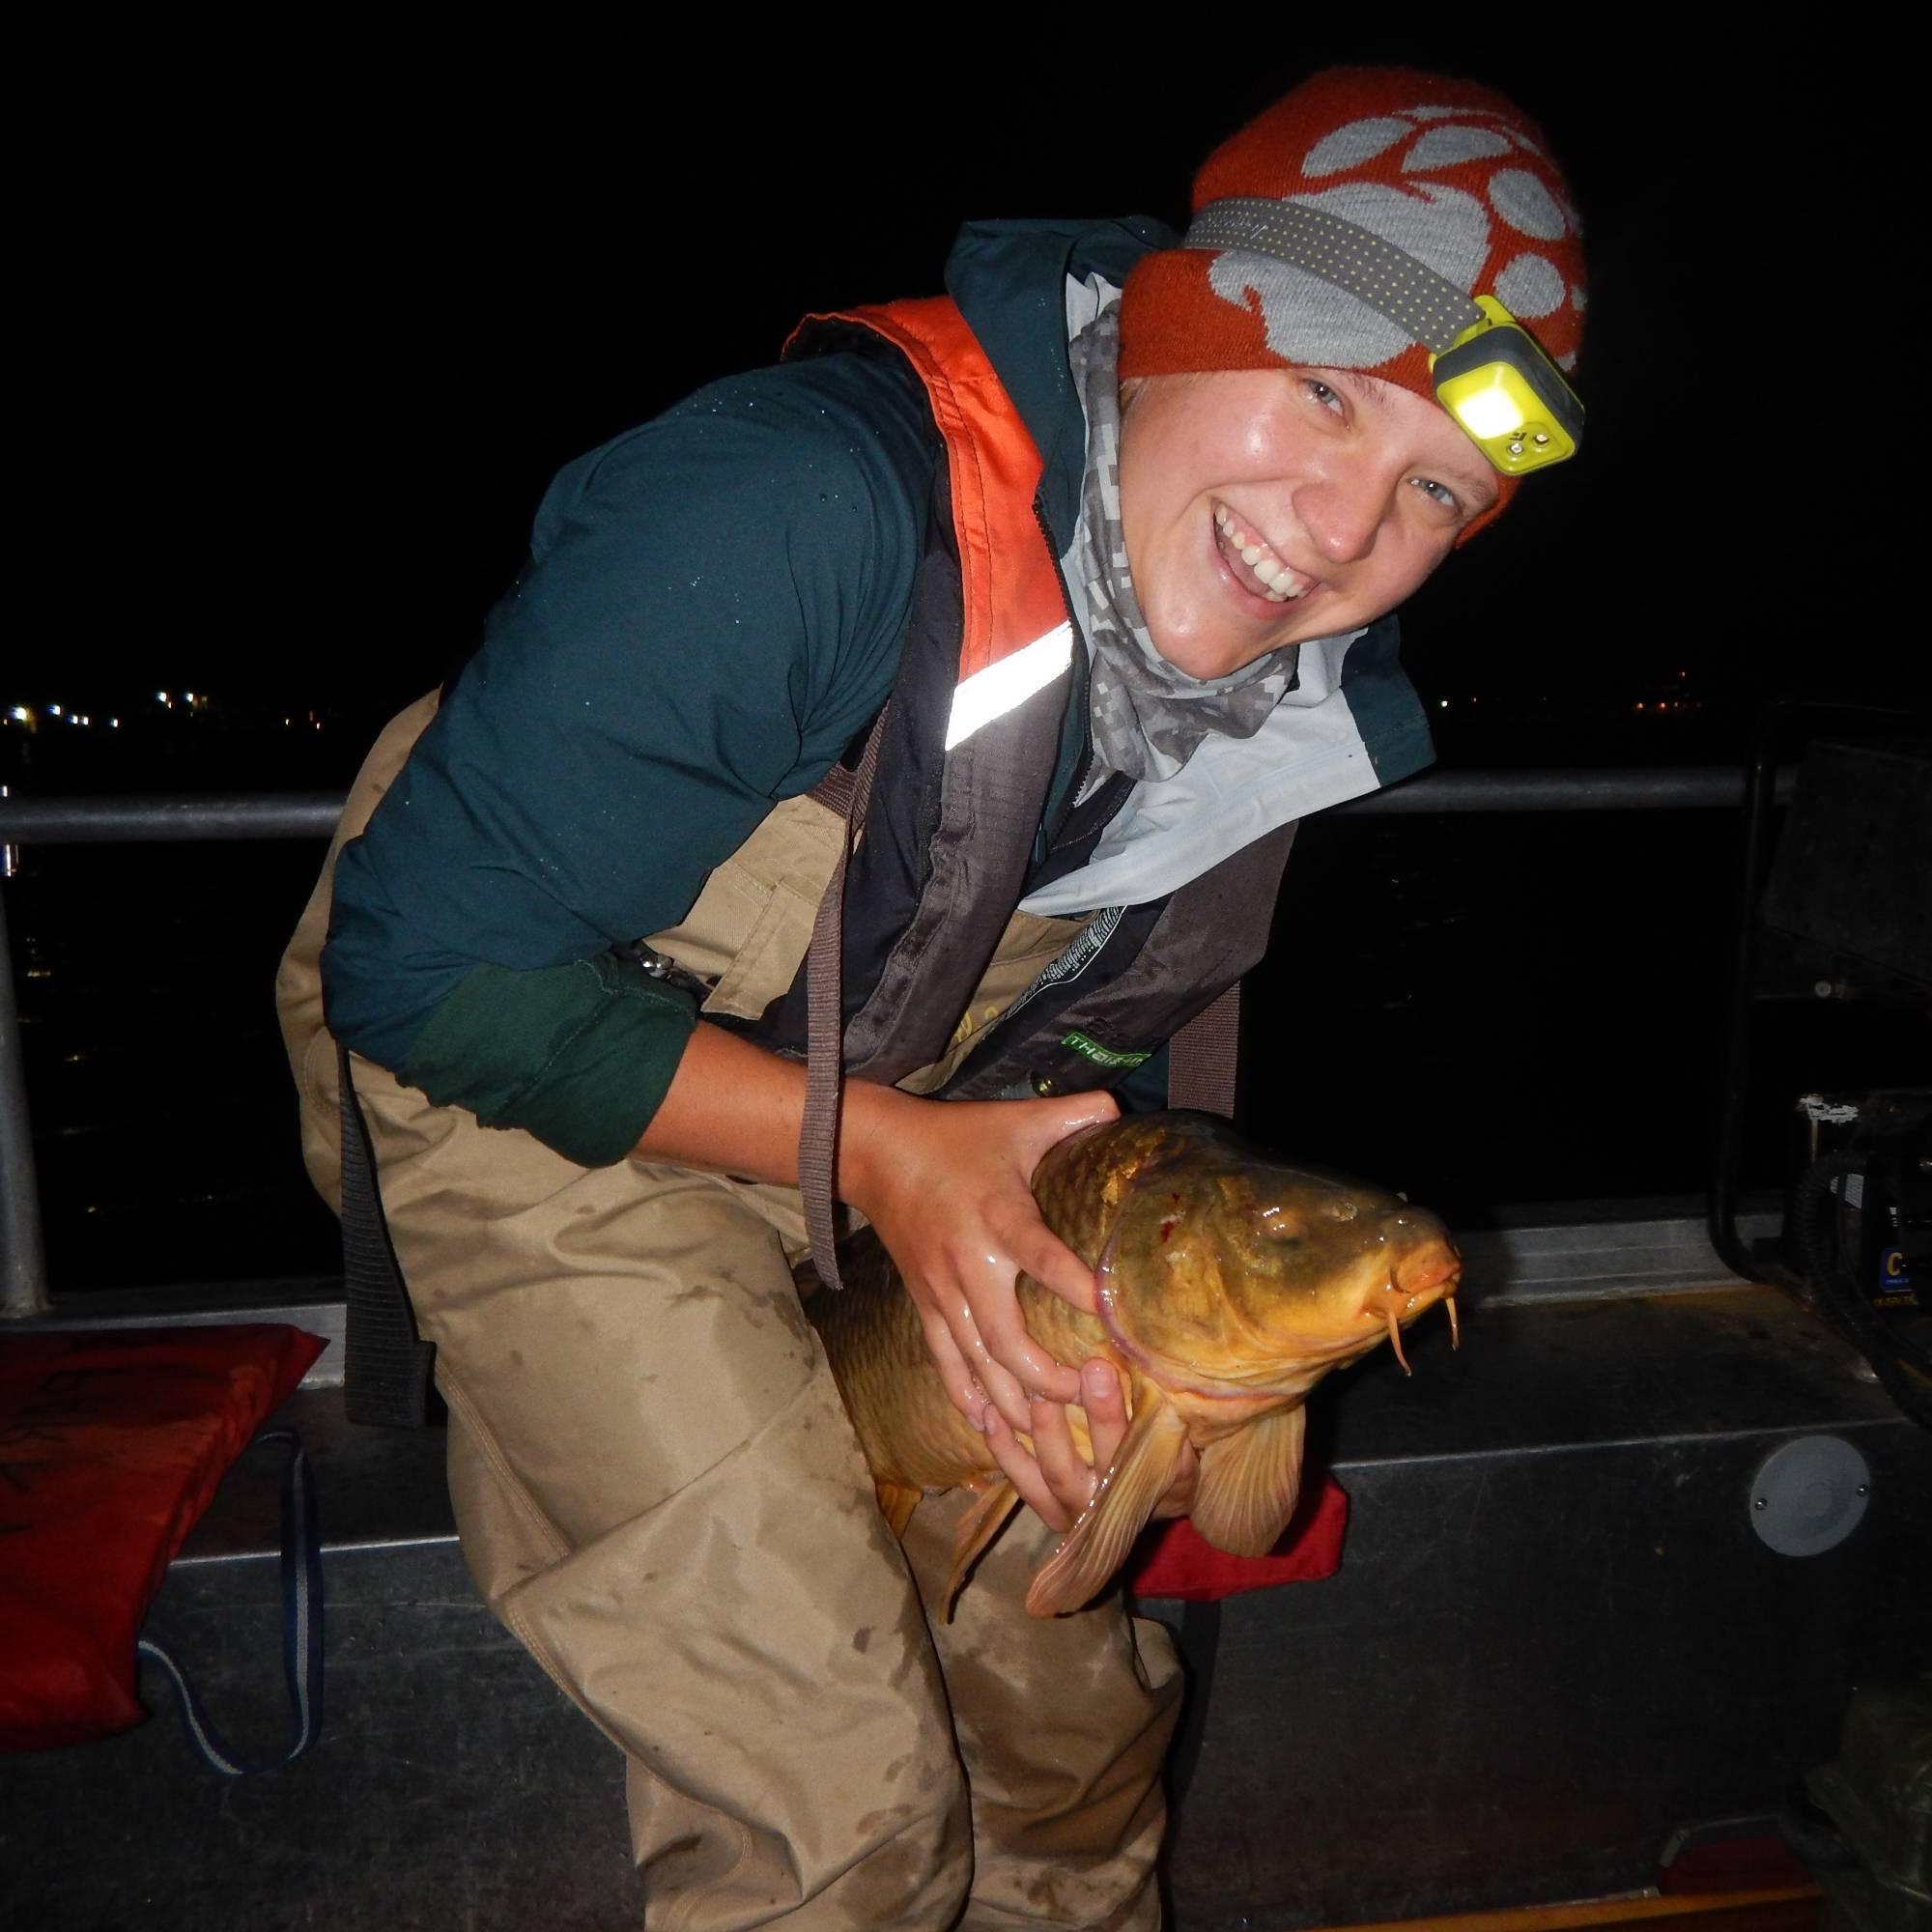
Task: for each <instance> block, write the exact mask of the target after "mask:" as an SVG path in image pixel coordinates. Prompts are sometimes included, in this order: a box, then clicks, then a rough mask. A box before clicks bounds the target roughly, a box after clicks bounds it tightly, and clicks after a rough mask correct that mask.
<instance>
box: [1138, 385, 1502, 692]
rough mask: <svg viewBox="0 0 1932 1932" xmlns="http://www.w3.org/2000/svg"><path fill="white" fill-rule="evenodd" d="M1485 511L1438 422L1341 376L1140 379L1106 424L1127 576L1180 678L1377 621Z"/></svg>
mask: <svg viewBox="0 0 1932 1932" xmlns="http://www.w3.org/2000/svg"><path fill="white" fill-rule="evenodd" d="M1495 497H1496V477H1495V472H1494V470H1492V469H1491V468H1490V466H1489V464H1488V462H1487V461H1486V460H1485V459H1484V457H1483V455H1482V452H1481V451H1480V450H1478V449H1477V447H1476V445H1475V444H1474V443H1472V442H1471V441H1470V440H1469V439H1468V438H1467V437H1466V436H1464V435H1463V432H1462V431H1461V430H1460V429H1458V428H1457V427H1456V425H1455V423H1454V422H1453V421H1452V420H1451V419H1450V417H1449V415H1448V414H1447V412H1444V411H1443V410H1442V409H1441V408H1439V407H1438V406H1437V405H1436V404H1435V403H1433V402H1430V401H1428V400H1427V399H1426V398H1424V397H1422V396H1418V395H1416V394H1415V393H1414V392H1413V391H1412V390H1408V389H1403V388H1398V387H1396V386H1395V385H1394V384H1390V383H1380V382H1378V381H1376V380H1375V378H1373V377H1370V376H1362V375H1357V374H1355V373H1354V372H1353V371H1351V370H1347V369H1300V368H1296V369H1237V370H1226V371H1218V370H1217V371H1215V372H1213V373H1211V374H1207V375H1195V376H1151V377H1148V378H1147V379H1145V380H1144V381H1143V382H1142V383H1141V384H1139V385H1138V387H1136V388H1134V389H1133V390H1132V391H1131V394H1130V398H1129V400H1128V402H1127V405H1126V409H1125V412H1124V414H1123V416H1122V423H1121V523H1122V531H1123V533H1124V535H1125V538H1126V545H1127V568H1128V571H1129V573H1130V574H1131V576H1132V578H1133V584H1134V591H1135V594H1136V595H1137V596H1138V598H1139V600H1140V606H1141V613H1142V615H1143V616H1144V617H1145V618H1146V620H1147V627H1148V633H1149V635H1150V636H1151V638H1152V639H1153V643H1154V648H1155V649H1156V650H1158V651H1159V652H1160V654H1161V656H1162V657H1164V658H1165V659H1166V660H1167V661H1168V662H1169V663H1170V664H1171V665H1173V666H1175V667H1176V668H1178V669H1179V670H1182V671H1185V672H1187V673H1188V675H1189V676H1192V677H1223V676H1225V675H1227V673H1228V672H1230V671H1233V670H1238V669H1239V668H1240V667H1241V666H1243V665H1245V664H1249V663H1252V662H1253V660H1254V659H1256V658H1258V657H1260V656H1261V655H1262V654H1263V653H1264V652H1265V651H1271V650H1274V649H1276V648H1278V647H1279V646H1280V645H1283V644H1293V643H1300V642H1302V641H1304V640H1306V639H1310V638H1325V637H1330V636H1332V635H1333V634H1335V633H1336V632H1338V631H1351V630H1354V629H1355V628H1357V627H1358V626H1360V625H1363V624H1367V623H1370V622H1372V621H1373V620H1374V619H1375V618H1377V617H1379V616H1381V615H1382V614H1383V613H1384V612H1386V611H1392V610H1394V609H1395V607H1396V606H1397V605H1398V604H1400V603H1401V602H1402V601H1403V599H1404V598H1405V597H1406V596H1407V595H1408V594H1409V592H1410V591H1412V590H1414V589H1415V587H1416V586H1417V585H1418V584H1419V583H1420V582H1422V580H1423V579H1424V578H1425V577H1427V576H1428V575H1429V573H1430V572H1431V571H1432V570H1434V569H1435V566H1436V565H1437V564H1438V563H1440V562H1441V561H1442V559H1443V558H1444V557H1445V556H1446V555H1447V554H1449V550H1450V547H1451V546H1452V545H1453V544H1454V543H1455V541H1456V538H1457V535H1458V534H1459V532H1461V530H1462V529H1463V526H1465V525H1467V524H1468V523H1469V522H1470V521H1471V520H1472V519H1474V518H1475V517H1477V516H1479V515H1480V514H1481V513H1482V512H1483V511H1484V510H1486V509H1488V508H1489V506H1490V505H1491V504H1492V502H1493V501H1494V500H1495Z"/></svg>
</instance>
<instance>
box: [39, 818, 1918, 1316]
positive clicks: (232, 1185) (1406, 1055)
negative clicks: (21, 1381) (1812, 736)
mask: <svg viewBox="0 0 1932 1932" xmlns="http://www.w3.org/2000/svg"><path fill="white" fill-rule="evenodd" d="M1735 839H1736V823H1735V818H1734V815H1733V814H1731V813H1729V812H1725V811H1700V812H1638V813H1573V814H1551V815H1548V816H1542V817H1536V818H1527V817H1457V818H1439V819H1429V818H1420V817H1415V818H1409V817H1405V818H1395V819H1381V820H1374V819H1366V820H1365V819H1355V820H1349V819H1346V818H1345V819H1331V820H1326V821H1321V820H1318V821H1316V822H1314V823H1313V824H1311V825H1310V826H1308V827H1306V828H1304V831H1303V833H1302V835H1301V838H1300V840H1299V842H1298V845H1297V848H1296V851H1295V853H1294V856H1293V860H1292V861H1291V863H1290V867H1289V872H1288V878H1287V882H1286V887H1285V890H1284V893H1283V897H1282V902H1281V910H1280V913H1279V916H1278V918H1277V921H1276V925H1275V940H1274V946H1273V949H1272V952H1271V953H1270V955H1269V958H1268V960H1267V962H1266V964H1265V965H1264V968H1263V969H1262V970H1261V971H1260V972H1259V973H1258V974H1257V975H1256V976H1254V978H1253V979H1251V980H1250V981H1249V989H1248V997H1247V1002H1246V1009H1245V1020H1246V1024H1245V1033H1244V1042H1245V1046H1244V1076H1245V1108H1244V1111H1245V1113H1246V1116H1247V1124H1248V1125H1249V1127H1250V1130H1251V1131H1253V1132H1255V1133H1256V1134H1257V1135H1259V1136H1261V1137H1263V1138H1264V1139H1266V1140H1269V1141H1271V1142H1274V1143H1276V1144H1278V1145H1280V1146H1281V1147H1283V1148H1286V1149H1290V1150H1293V1151H1296V1152H1299V1153H1302V1154H1304V1155H1307V1156H1310V1157H1314V1158H1319V1159H1321V1160H1324V1161H1329V1162H1332V1163H1335V1164H1337V1165H1341V1166H1346V1167H1350V1168H1353V1169H1356V1170H1358V1171H1360V1172H1363V1173H1365V1174H1369V1175H1372V1176H1374V1177H1376V1178H1378V1179H1381V1180H1383V1181H1385V1182H1387V1183H1389V1184H1391V1185H1394V1186H1398V1187H1402V1188H1405V1189H1406V1190H1408V1191H1409V1192H1410V1194H1411V1195H1412V1196H1414V1198H1416V1199H1418V1200H1425V1201H1428V1202H1431V1203H1433V1204H1435V1205H1436V1206H1438V1207H1441V1208H1444V1209H1446V1210H1448V1211H1449V1212H1450V1213H1451V1214H1452V1215H1453V1216H1455V1217H1456V1218H1457V1219H1458V1220H1459V1221H1461V1222H1462V1223H1463V1225H1471V1224H1474V1223H1478V1222H1480V1221H1482V1220H1484V1219H1487V1218H1489V1217H1490V1216H1491V1215H1492V1214H1493V1213H1494V1212H1496V1211H1497V1210H1498V1209H1499V1208H1503V1207H1505V1206H1510V1205H1520V1204H1535V1203H1550V1202H1557V1201H1574V1200H1576V1199H1578V1198H1597V1197H1631V1196H1643V1197H1656V1196H1660V1195H1694V1194H1696V1193H1697V1192H1698V1191H1700V1190H1701V1189H1702V1188H1703V1186H1704V1185H1705V1182H1706V1179H1707V1176H1708V1173H1709V1169H1710V1149H1711V1139H1712V1132H1713V1124H1712V1123H1713V1118H1714V1105H1715V1094H1716V1073H1717V1067H1718V1054H1719V1038H1720V1034H1719V1027H1720V1020H1721V1014H1722V1011H1723V1007H1724V999H1725V986H1726V974H1727V947H1728V935H1729V926H1730V919H1731V912H1730V907H1731V897H1732V885H1731V879H1732V867H1733V865H1734V846H1735ZM321 857H322V852H321V847H320V846H319V845H308V844H294V843H291V844H257V845H229V846H174V847H169V846H156V847H149V848H146V849H127V848H124V849H120V850H115V849H79V848H68V849H61V850H52V849H47V850H41V851H37V852H31V853H29V854H28V855H27V857H26V862H25V866H24V869H23V871H22V872H21V874H20V876H18V877H17V878H15V879H14V880H13V881H12V882H10V884H9V885H8V887H7V889H6V890H7V895H8V915H9V920H10V923H11V924H12V927H13V931H14V951H15V962H14V963H15V969H16V974H17V975H18V984H19V992H20V999H21V1008H22V1014H23V1020H24V1041H25V1048H26V1060H27V1069H28V1080H29V1089H30V1095H31V1100H32V1105H33V1110H34V1122H35V1128H36V1143H37V1151H38V1154H39V1159H40V1166H41V1181H42V1190H43V1204H44V1213H45V1220H46V1230H47V1245H48V1250H49V1260H50V1265H51V1268H52V1274H53V1280H54V1284H55V1287H56V1290H57V1291H59V1292H71V1291H79V1290H90V1289H105V1288H114V1287H121V1286H129V1285H136V1284H142V1283H158V1282H171V1281H189V1280H226V1279H246V1278H252V1277H270V1276H279V1275H291V1274H301V1273H308V1272H318V1273H320V1272H327V1271H328V1270H330V1269H331V1268H332V1266H333V1264H334V1247H333V1243H334V1225H333V1222H332V1220H331V1219H330V1217H329V1216H328V1214H327V1211H326V1210H325V1209H324V1208H322V1207H321V1205H320V1204H319V1203H318V1202H317V1201H316V1200H315V1198H314V1197H313V1196H312V1194H311V1193H310V1191H309V1188H308V1185H307V1181H306V1179H305V1178H304V1177H303V1175H302V1172H301V1168H300V1162H299V1157H298V1145H297V1127H296V1111H295V1102H294V1097H293V1094H292V1090H291V1088H290V1084H289V1080H288V1076H287V1072H286V1068H285V1066H284V1064H283V1061H282V1056H281V1048H280V1041H279V1037H278V1035H277V1032H276V1027H275V1019H274V1011H273V1005H272V995H271V988H272V982H273V978H274V969H275V961H276V958H277V956H278V953H279V951H280V949H281V947H282V945H283V943H284V941H285V939H286V937H287V935H288V933H289V931H290V930H291V929H292V927H293V926H294V924H295V922H296V920H297V918H298V914H299V912H300V909H301V906H302V904H303V902H304V899H305V897H306V895H307V893H308V891H309V888H310V885H311V883H312V881H313V877H314V873H315V870H316V868H317V867H318V866H319V864H320V862H321ZM1926 1032H1927V1029H1926V1027H1925V1024H1924V1021H1923V1018H1922V1016H1919V1015H1917V1014H1912V1013H1905V1014H1900V1013H1897V1012H1890V1011H1883V1010H1873V1009H1858V1008H1847V1007H1845V1006H1842V1005H1833V1006H1824V1005H1820V1004H1818V1003H1815V1002H1812V1003H1787V1004H1782V1005H1773V1006H1767V1007H1765V1008H1763V1009H1761V1010H1760V1012H1759V1014H1758V1018H1757V1023H1756V1030H1755V1037H1756V1039H1757V1041H1758V1054H1757V1063H1758V1071H1757V1077H1756V1079H1755V1080H1754V1083H1753V1090H1754V1098H1753V1102H1752V1120H1753V1126H1752V1135H1751V1151H1750V1160H1749V1174H1748V1177H1747V1178H1748V1179H1749V1180H1750V1181H1751V1182H1752V1183H1753V1184H1763V1185H1776V1184H1777V1183H1778V1182H1780V1181H1781V1180H1782V1179H1783V1177H1784V1168H1785V1163H1786V1161H1787V1158H1788V1140H1789V1124H1788V1114H1789V1107H1790V1103H1791V1100H1792V1097H1793V1096H1794V1095H1795V1094H1797V1093H1798V1092H1801V1091H1804V1089H1805V1088H1809V1087H1820V1086H1823V1087H1828V1088H1830V1087H1842V1086H1852V1085H1857V1084H1873V1083H1880V1084H1902V1083H1905V1082H1907V1081H1909V1080H1923V1079H1925V1078H1926V1077H1927V1068H1926V1066H1925V1064H1924V1053H1925V1049H1924V1036H1925V1034H1926Z"/></svg>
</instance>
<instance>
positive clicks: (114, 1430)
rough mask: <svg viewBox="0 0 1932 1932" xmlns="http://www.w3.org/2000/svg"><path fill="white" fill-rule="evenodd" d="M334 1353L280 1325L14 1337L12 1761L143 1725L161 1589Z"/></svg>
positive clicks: (6, 1597) (5, 1594)
mask: <svg viewBox="0 0 1932 1932" xmlns="http://www.w3.org/2000/svg"><path fill="white" fill-rule="evenodd" d="M326 1346H327V1344H326V1343H325V1342H324V1341H323V1340H322V1339H321V1337H319V1336H315V1335H308V1334H304V1333H303V1332H302V1331H301V1330H300V1329H299V1328H290V1327H285V1326H283V1325H281V1324H279V1323H276V1324H270V1323H266V1322H264V1323H258V1324H254V1325H250V1326H244V1327H234V1328H164V1329H116V1330H111V1331H105V1332H96V1333H92V1334H79V1335H9V1336H0V1750H42V1749H44V1748H46V1747H49V1746H53V1745H63V1744H73V1743H77V1742H79V1741H80V1740H82V1739H85V1738H92V1737H101V1736H104V1735H106V1734H107V1733H108V1732H110V1731H120V1730H126V1729H127V1728H128V1725H130V1724H136V1723H139V1722H140V1720H141V1719H142V1718H143V1717H144V1716H145V1715H146V1714H145V1713H144V1712H143V1710H142V1709H141V1705H140V1703H139V1701H138V1700H137V1699H136V1697H135V1694H134V1670H135V1665H134V1639H135V1635H136V1634H137V1633H138V1632H139V1630H140V1627H141V1619H142V1618H143V1617H144V1616H145V1615H146V1614H147V1608H148V1605H149V1603H150V1601H151V1600H152V1599H153V1597H154V1594H155V1592H156V1589H158V1588H159V1587H160V1581H161V1577H162V1574H163V1573H164V1572H165V1571H166V1569H167V1567H168V1564H169V1562H170V1561H171V1560H172V1559H173V1557H174V1554H175V1552H176V1551H177V1550H178V1549H179V1548H181V1546H182V1540H183V1539H184V1538H185V1536H186V1535H187V1533H188V1531H189V1530H190V1529H192V1528H193V1527H194V1524H195V1521H196V1520H197V1519H198V1518H199V1517H200V1515H201V1513H202V1511H203V1510H204V1509H206V1508H207V1507H208V1502H209V1498H210V1497H211V1496H213V1493H214V1488H215V1485H216V1484H217V1483H218V1482H220V1480H221V1478H222V1475H223V1474H224V1473H225V1472H226V1470H227V1468H228V1466H229V1464H230V1463H233V1462H234V1461H235V1459H236V1457H237V1456H239V1455H240V1454H241V1451H242V1450H243V1449H244V1448H245V1447H246V1446H247V1444H248V1440H249V1438H250V1437H251V1436H252V1435H254V1434H255V1432H256V1430H257V1429H259V1428H260V1427H261V1425H262V1420H263V1418H264V1417H265V1416H267V1415H268V1413H269V1411H270V1409H272V1408H274V1407H276V1406H277V1405H279V1404H280V1403H281V1402H282V1401H283V1399H284V1398H285V1397H286V1396H287V1395H288V1394H289V1392H290V1391H291V1390H292V1389H293V1388H294V1387H295V1386H296V1384H297V1383H298V1381H300V1380H301V1378H302V1377H303V1375H304V1374H305V1373H306V1372H307V1370H308V1367H309V1364H310V1363H311V1362H313V1361H314V1360H315V1358H316V1357H317V1356H318V1355H319V1354H321V1353H322V1351H323V1350H324V1348H325V1347H326Z"/></svg>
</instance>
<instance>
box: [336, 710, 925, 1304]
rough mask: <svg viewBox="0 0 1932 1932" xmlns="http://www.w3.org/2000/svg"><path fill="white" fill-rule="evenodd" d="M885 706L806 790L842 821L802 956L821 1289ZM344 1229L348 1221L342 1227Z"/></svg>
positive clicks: (810, 1203)
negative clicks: (851, 890) (852, 765)
mask: <svg viewBox="0 0 1932 1932" xmlns="http://www.w3.org/2000/svg"><path fill="white" fill-rule="evenodd" d="M891 709H892V706H891V705H890V704H888V705H887V707H886V710H885V711H881V712H880V713H879V715H878V717H877V718H876V719H875V720H874V721H873V724H872V728H871V731H870V732H869V734H868V735H867V739H866V752H865V755H864V756H863V757H862V758H861V759H860V760H859V769H858V770H857V772H855V773H852V774H850V775H849V782H848V775H847V774H846V773H845V771H844V769H843V767H841V766H835V767H834V768H833V770H832V772H831V773H829V774H828V775H827V776H826V777H825V778H824V779H822V780H820V781H819V782H818V784H817V785H815V786H814V787H813V788H812V793H811V795H812V796H813V797H814V798H817V799H819V800H821V801H822V802H823V803H824V804H826V805H829V806H830V807H831V808H832V810H834V811H836V812H838V813H839V814H840V816H841V817H843V819H844V820H845V830H844V836H843V838H841V840H840V841H839V846H838V864H837V865H836V866H835V867H833V868H832V881H831V883H830V884H829V885H828V886H827V887H826V888H825V896H824V897H823V898H822V899H820V900H819V902H818V912H817V916H816V917H815V918H814V919H813V920H812V923H811V945H810V950H809V951H808V952H807V953H806V1000H807V1007H808V1018H807V1023H806V1055H805V1113H804V1117H803V1119H802V1120H801V1121H800V1122H799V1132H798V1185H799V1192H800V1193H801V1194H802V1195H803V1196H804V1200H805V1232H806V1238H807V1239H808V1240H809V1241H810V1243H811V1262H812V1265H813V1266H814V1267H815V1268H816V1269H817V1270H818V1278H819V1280H820V1281H822V1282H823V1283H824V1284H825V1286H826V1287H827V1288H843V1287H844V1286H845V1284H844V1282H843V1281H841V1280H840V1279H839V1275H838V1256H837V1255H836V1254H835V1253H834V1252H833V1250H834V1248H835V1247H836V1246H837V1240H836V1237H835V1233H834V1229H833V1200H834V1197H835V1195H836V1192H837V1189H836V1186H835V1182H836V1180H837V1178H838V1114H839V1097H840V1094H841V1093H842V1091H843V1088H842V1082H843V1080H844V1077H845V1000H844V993H843V978H844V963H845V945H844V931H845V868H846V867H847V866H848V865H849V864H850V863H851V858H852V841H853V838H854V837H855V836H856V834H857V833H858V832H859V831H861V830H863V828H864V826H865V822H866V806H867V801H868V800H869V799H870V798H871V795H872V779H873V777H874V775H875V774H876V773H877V771H878V769H879V745H880V743H881V741H882V740H883V739H884V737H885V735H886V715H887V712H889V711H890V710H891ZM344 1225H345V1226H346V1225H347V1223H346V1222H345V1224H344Z"/></svg>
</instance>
